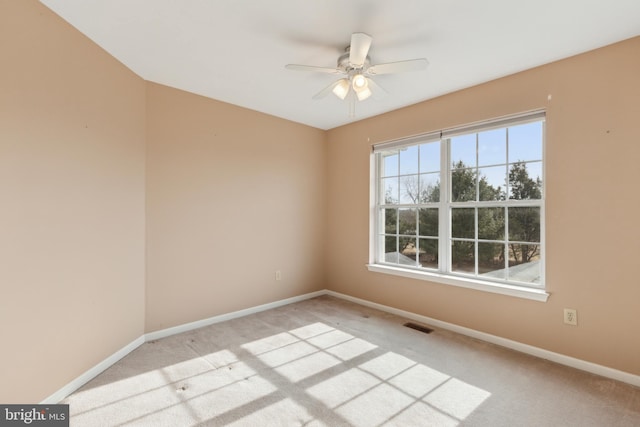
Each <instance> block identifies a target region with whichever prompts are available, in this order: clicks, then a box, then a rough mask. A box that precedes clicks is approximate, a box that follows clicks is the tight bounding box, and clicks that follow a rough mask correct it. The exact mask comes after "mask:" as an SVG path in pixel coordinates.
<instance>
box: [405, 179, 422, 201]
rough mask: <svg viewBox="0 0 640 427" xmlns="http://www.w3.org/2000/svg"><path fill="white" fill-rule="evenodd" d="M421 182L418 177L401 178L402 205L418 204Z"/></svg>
mask: <svg viewBox="0 0 640 427" xmlns="http://www.w3.org/2000/svg"><path fill="white" fill-rule="evenodd" d="M419 193H420V182H419V178H418V175H409V176H401V177H400V203H402V204H416V203H418V200H419V197H420V194H419Z"/></svg>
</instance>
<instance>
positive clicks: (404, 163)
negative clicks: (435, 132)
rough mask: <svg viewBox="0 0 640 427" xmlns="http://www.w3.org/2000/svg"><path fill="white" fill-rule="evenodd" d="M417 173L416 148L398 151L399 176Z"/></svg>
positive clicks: (415, 146)
mask: <svg viewBox="0 0 640 427" xmlns="http://www.w3.org/2000/svg"><path fill="white" fill-rule="evenodd" d="M412 173H418V146H417V145H414V146H412V147H406V148H402V149H401V150H400V175H408V174H412Z"/></svg>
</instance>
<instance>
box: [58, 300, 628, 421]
mask: <svg viewBox="0 0 640 427" xmlns="http://www.w3.org/2000/svg"><path fill="white" fill-rule="evenodd" d="M405 321H406V320H405V319H402V318H399V317H397V316H394V315H390V314H387V313H383V312H380V311H377V310H374V309H370V308H367V307H362V306H359V305H356V304H353V303H350V302H346V301H343V300H339V299H335V298H332V297H328V296H324V297H319V298H314V299H311V300H308V301H303V302H300V303H296V304H291V305H288V306H285V307H281V308H277V309H273V310H269V311H265V312H262V313H258V314H254V315H250V316H247V317H243V318H239V319H235V320H231V321H228V322H223V323H218V324H215V325H212V326H209V327H206V328H202V329H198V330H195V331H191V332H188V333H184V334H180V335H175V336H172V337H168V338H165V339H162V340H158V341H154V342H149V343H146V344H144V345H142V346H141V347H139V348H138V349H136V350H135V351H134V352H132V353H131V354H129V355H128V356H127V357H125V358H124V359H122V360H121V361H120V362H118V363H117V364H116V365H114V366H112V367H111V368H109V369H108V370H107V371H105V372H104V373H102V374H101V375H99V376H98V377H96V378H95V379H94V380H93V381H91V382H89V383H88V384H86V385H85V386H84V387H83V388H81V389H80V390H78V391H77V392H75V393H74V394H72V395H71V396H69V397H68V398H67V399H66V400H65V401H64V402H63V403H68V404H69V405H70V411H71V425H72V426H91V427H94V426H116V425H136V426H172V427H174V426H194V425H205V426H227V425H230V426H300V425H304V426H330V427H334V426H367V427H369V426H383V425H384V426H491V427H495V426H536V427H538V426H580V427H586V426H598V427H599V426H639V425H640V389H638V388H635V387H632V386H630V385H627V384H624V383H620V382H617V381H613V380H609V379H605V378H601V377H598V376H595V375H591V374H588V373H585V372H581V371H578V370H575V369H571V368H567V367H564V366H560V365H557V364H555V363H551V362H549V361H545V360H541V359H537V358H534V357H531V356H527V355H524V354H520V353H517V352H514V351H511V350H508V349H505V348H502V347H498V346H495V345H492V344H488V343H485V342H482V341H479V340H475V339H472V338H468V337H464V336H461V335H458V334H455V333H452V332H448V331H444V330H438V329H436V330H435V331H434V332H433V333H431V334H425V333H422V332H418V331H415V330H413V329H409V328H407V327H404V326H403V324H404V323H405Z"/></svg>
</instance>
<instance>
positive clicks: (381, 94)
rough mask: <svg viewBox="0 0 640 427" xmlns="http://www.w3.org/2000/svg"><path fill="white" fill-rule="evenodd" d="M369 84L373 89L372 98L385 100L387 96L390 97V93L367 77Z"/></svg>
mask: <svg viewBox="0 0 640 427" xmlns="http://www.w3.org/2000/svg"><path fill="white" fill-rule="evenodd" d="M367 84H368V86H369V88H370V89H371V94H372V95H371V96H373V99H383V98H385V97H386V96H387V95H389V92H387V91H386V90H385V89H383V88H382V87H381V86H380V85H379V84H377V83H376V82H375V81H374V80H373V79H370V78H369V77H367Z"/></svg>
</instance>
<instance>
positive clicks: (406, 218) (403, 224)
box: [398, 209, 417, 236]
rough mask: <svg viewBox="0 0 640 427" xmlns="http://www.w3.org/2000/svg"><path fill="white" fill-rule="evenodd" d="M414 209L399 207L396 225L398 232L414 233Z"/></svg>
mask: <svg viewBox="0 0 640 427" xmlns="http://www.w3.org/2000/svg"><path fill="white" fill-rule="evenodd" d="M416 211H417V210H416V209H399V210H398V225H399V233H400V234H411V235H414V236H415V235H416Z"/></svg>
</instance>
